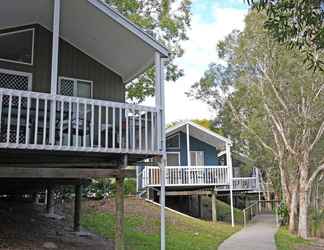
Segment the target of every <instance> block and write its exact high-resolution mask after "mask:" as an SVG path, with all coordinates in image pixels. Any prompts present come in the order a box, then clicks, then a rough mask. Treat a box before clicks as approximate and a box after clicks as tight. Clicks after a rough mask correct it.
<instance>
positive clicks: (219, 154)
mask: <svg viewBox="0 0 324 250" xmlns="http://www.w3.org/2000/svg"><path fill="white" fill-rule="evenodd" d="M224 154H226V150H223V151H220V152H219V153H218V154H217V157H221V156H223V155H224Z"/></svg>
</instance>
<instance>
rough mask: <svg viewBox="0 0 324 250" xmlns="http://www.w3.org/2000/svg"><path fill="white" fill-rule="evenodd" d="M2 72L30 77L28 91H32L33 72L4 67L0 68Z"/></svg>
mask: <svg viewBox="0 0 324 250" xmlns="http://www.w3.org/2000/svg"><path fill="white" fill-rule="evenodd" d="M0 73H4V74H9V75H20V76H25V77H28V89H27V91H32V88H33V73H30V72H24V71H17V70H10V69H3V68H0Z"/></svg>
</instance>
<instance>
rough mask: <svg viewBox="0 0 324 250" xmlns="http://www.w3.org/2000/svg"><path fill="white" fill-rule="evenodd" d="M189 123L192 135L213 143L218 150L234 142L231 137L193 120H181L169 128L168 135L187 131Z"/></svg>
mask: <svg viewBox="0 0 324 250" xmlns="http://www.w3.org/2000/svg"><path fill="white" fill-rule="evenodd" d="M187 124H188V125H189V134H190V136H192V137H194V138H195V139H197V140H200V141H203V142H205V143H207V144H209V145H212V146H214V147H216V148H217V149H218V150H225V146H226V144H232V141H231V140H230V139H228V138H226V137H224V136H222V135H219V134H217V133H215V132H213V131H211V130H209V129H207V128H204V127H202V126H200V125H198V124H196V123H194V122H191V121H187V122H181V123H179V124H177V125H175V126H173V127H171V128H168V129H167V130H166V136H167V137H169V136H172V135H174V134H176V133H179V132H183V133H186V130H187V129H186V127H187Z"/></svg>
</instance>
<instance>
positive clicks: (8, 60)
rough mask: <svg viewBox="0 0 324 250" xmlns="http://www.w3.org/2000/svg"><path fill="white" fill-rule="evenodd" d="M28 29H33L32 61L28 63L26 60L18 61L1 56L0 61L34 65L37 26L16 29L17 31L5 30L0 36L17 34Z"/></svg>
mask: <svg viewBox="0 0 324 250" xmlns="http://www.w3.org/2000/svg"><path fill="white" fill-rule="evenodd" d="M26 31H32V33H33V35H32V48H31V49H32V51H31V53H32V54H31V62H30V63H26V62H21V61H16V60H10V59H5V58H2V57H0V61H2V62H9V63H15V64H23V65H29V66H34V52H35V28H27V29H21V30H15V31H8V32H3V33H0V37H2V36H8V35H11V34H17V33H23V32H26Z"/></svg>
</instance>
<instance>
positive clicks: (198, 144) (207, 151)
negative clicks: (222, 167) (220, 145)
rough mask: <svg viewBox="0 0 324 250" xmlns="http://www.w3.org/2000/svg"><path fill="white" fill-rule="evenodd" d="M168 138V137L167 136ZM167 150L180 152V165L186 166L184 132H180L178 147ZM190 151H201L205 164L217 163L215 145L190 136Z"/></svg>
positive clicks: (185, 139) (185, 138)
mask: <svg viewBox="0 0 324 250" xmlns="http://www.w3.org/2000/svg"><path fill="white" fill-rule="evenodd" d="M167 139H168V138H167ZM166 150H167V152H180V154H181V156H180V158H181V160H180V161H181V165H182V166H186V165H187V164H188V163H187V136H186V134H185V133H182V132H180V149H170V148H167V149H166ZM190 151H203V152H204V161H205V165H206V166H213V165H214V166H215V165H218V159H217V154H218V153H219V151H217V150H216V148H215V147H213V146H211V145H209V144H207V143H205V142H203V141H200V140H198V139H196V138H193V137H191V136H190Z"/></svg>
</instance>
